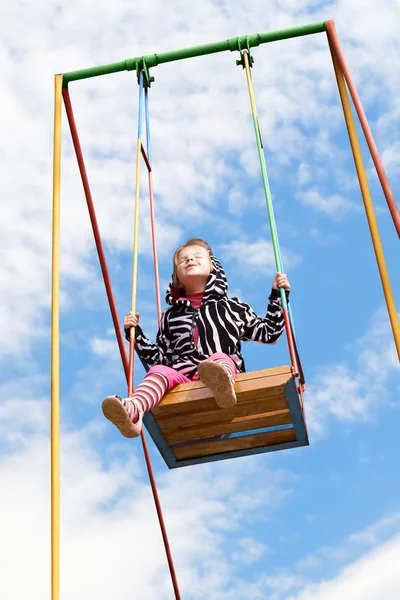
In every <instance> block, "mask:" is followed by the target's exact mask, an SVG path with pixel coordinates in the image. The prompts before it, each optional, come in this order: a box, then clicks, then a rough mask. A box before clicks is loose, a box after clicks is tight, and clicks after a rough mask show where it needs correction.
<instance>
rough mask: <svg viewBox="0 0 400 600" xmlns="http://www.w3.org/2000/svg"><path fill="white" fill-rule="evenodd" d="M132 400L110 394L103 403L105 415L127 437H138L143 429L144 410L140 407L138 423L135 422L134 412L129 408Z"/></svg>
mask: <svg viewBox="0 0 400 600" xmlns="http://www.w3.org/2000/svg"><path fill="white" fill-rule="evenodd" d="M132 402H133V401H132V400H129V398H121V396H108V397H107V398H106V399H105V400H103V404H102V409H103V414H104V416H105V417H106V418H107V419H108V420H109V421H111V423H114V425H116V426H117V427H118V429H119V430H120V432H121V433H122V435H123V436H125V437H127V438H135V437H138V436H139V435H140V432H141V431H142V423H143V411H142V410H140V409H139V408H138V410H139V418H138V420H137V421H136V423H133V422H132V417H131V414H132V412H131V411H130V410H129V408H130V406H129V405H130V403H132Z"/></svg>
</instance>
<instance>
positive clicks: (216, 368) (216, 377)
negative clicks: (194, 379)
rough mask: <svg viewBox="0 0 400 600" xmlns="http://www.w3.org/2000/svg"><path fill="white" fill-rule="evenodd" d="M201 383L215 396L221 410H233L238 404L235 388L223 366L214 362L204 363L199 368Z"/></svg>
mask: <svg viewBox="0 0 400 600" xmlns="http://www.w3.org/2000/svg"><path fill="white" fill-rule="evenodd" d="M197 371H198V374H199V377H200V381H202V382H203V383H204V385H206V386H207V387H208V388H210V390H211V391H212V393H213V394H214V398H215V402H216V403H217V405H218V406H219V407H220V408H231V407H232V406H235V404H236V402H237V398H236V394H235V388H234V387H233V383H232V381H231V379H230V377H229V374H228V373H227V371H226V370H225V369H224V367H223V366H222V365H219V364H218V363H217V362H214V361H211V360H210V361H204V362H202V363H200V364H199V366H198V369H197Z"/></svg>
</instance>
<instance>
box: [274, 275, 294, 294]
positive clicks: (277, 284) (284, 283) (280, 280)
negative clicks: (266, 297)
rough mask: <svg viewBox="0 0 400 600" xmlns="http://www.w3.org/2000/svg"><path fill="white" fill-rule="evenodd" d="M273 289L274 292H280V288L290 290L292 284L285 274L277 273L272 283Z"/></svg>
mask: <svg viewBox="0 0 400 600" xmlns="http://www.w3.org/2000/svg"><path fill="white" fill-rule="evenodd" d="M272 287H273V289H274V290H279V288H283V289H284V290H287V291H289V290H290V283H289V280H288V278H287V275H285V273H283V274H282V273H277V274H276V275H275V278H274V281H273V282H272Z"/></svg>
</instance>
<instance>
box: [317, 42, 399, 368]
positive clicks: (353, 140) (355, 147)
mask: <svg viewBox="0 0 400 600" xmlns="http://www.w3.org/2000/svg"><path fill="white" fill-rule="evenodd" d="M328 41H329V40H328ZM329 48H330V51H331V55H332V61H333V67H334V69H335V75H336V81H337V84H338V88H339V94H340V100H341V102H342V107H343V112H344V118H345V121H346V126H347V131H348V134H349V138H350V144H351V149H352V152H353V157H354V163H355V166H356V171H357V177H358V181H359V184H360V188H361V194H362V197H363V201H364V206H365V212H366V215H367V220H368V225H369V230H370V233H371V238H372V244H373V247H374V251H375V256H376V261H377V263H378V269H379V275H380V278H381V282H382V287H383V293H384V295H385V300H386V306H387V310H388V313H389V319H390V324H391V326H392V331H393V337H394V342H395V345H396V349H397V354H398V357H399V360H400V323H399V318H398V316H397V310H396V304H395V301H394V297H393V292H392V287H391V285H390V279H389V273H388V269H387V266H386V261H385V255H384V252H383V248H382V242H381V238H380V235H379V229H378V223H377V221H376V216H375V211H374V205H373V202H372V198H371V192H370V189H369V185H368V179H367V174H366V172H365V167H364V162H363V159H362V155H361V149H360V144H359V141H358V137H357V130H356V126H355V123H354V118H353V115H352V112H351V105H350V99H349V95H348V93H347V88H346V83H345V79H344V75H343V72H342V70H341V68H340V65H339V61H338V59H337V57H336V53H335V50H334V48H333V46H332V44H331V43H330V41H329Z"/></svg>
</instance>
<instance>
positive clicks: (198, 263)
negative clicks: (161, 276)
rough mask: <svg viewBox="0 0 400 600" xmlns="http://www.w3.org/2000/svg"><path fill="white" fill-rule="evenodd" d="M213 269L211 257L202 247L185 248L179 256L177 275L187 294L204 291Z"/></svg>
mask: <svg viewBox="0 0 400 600" xmlns="http://www.w3.org/2000/svg"><path fill="white" fill-rule="evenodd" d="M211 268H212V265H211V260H210V255H209V253H208V251H207V250H206V249H205V248H203V247H202V246H185V247H184V248H182V250H181V251H180V252H179V254H178V260H177V267H176V274H177V275H178V279H179V281H180V284H181V286H182V287H183V288H184V289H185V290H186V292H199V291H202V290H204V289H205V287H206V283H207V279H208V277H209V275H210V273H211Z"/></svg>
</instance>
